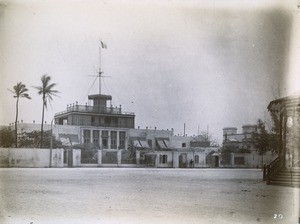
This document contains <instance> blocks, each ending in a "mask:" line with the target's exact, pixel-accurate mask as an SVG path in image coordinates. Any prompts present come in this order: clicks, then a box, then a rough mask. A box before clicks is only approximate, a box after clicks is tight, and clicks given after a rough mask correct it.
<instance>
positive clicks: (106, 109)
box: [55, 105, 134, 116]
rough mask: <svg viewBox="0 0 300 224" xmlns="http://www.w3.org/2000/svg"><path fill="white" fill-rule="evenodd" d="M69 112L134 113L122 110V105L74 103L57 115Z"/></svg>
mask: <svg viewBox="0 0 300 224" xmlns="http://www.w3.org/2000/svg"><path fill="white" fill-rule="evenodd" d="M69 112H84V113H97V114H120V115H134V113H133V112H125V111H122V108H121V107H97V106H87V105H86V106H84V105H73V106H68V107H67V110H64V111H62V112H58V113H56V114H55V116H58V115H60V114H65V113H69Z"/></svg>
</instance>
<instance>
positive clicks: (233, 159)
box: [221, 124, 277, 168]
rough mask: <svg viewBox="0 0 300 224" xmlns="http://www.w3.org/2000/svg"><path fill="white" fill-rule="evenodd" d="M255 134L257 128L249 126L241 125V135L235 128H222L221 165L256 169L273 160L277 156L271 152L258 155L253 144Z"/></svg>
mask: <svg viewBox="0 0 300 224" xmlns="http://www.w3.org/2000/svg"><path fill="white" fill-rule="evenodd" d="M256 132H257V126H256V125H251V124H248V125H243V126H242V133H237V128H236V127H226V128H223V147H222V156H221V165H222V166H224V167H249V168H258V167H262V166H263V164H264V163H269V162H270V161H272V160H273V159H275V158H276V156H277V155H275V154H274V153H272V152H267V153H266V154H265V155H264V156H263V157H262V156H261V155H258V153H257V149H256V148H255V146H254V142H253V134H254V133H256ZM262 159H263V161H262Z"/></svg>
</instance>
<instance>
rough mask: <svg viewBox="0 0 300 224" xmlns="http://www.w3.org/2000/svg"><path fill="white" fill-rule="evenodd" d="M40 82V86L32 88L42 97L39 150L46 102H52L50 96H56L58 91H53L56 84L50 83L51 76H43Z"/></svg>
mask: <svg viewBox="0 0 300 224" xmlns="http://www.w3.org/2000/svg"><path fill="white" fill-rule="evenodd" d="M41 81H42V85H41V86H34V88H36V89H37V90H38V94H39V95H42V101H43V111H42V124H41V143H40V148H42V147H43V125H44V113H45V108H46V109H47V101H49V103H50V101H51V100H52V96H57V93H59V91H57V90H54V89H53V88H54V87H55V86H56V83H50V81H51V76H48V75H47V74H45V75H43V76H42V77H41Z"/></svg>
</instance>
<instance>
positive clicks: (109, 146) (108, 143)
mask: <svg viewBox="0 0 300 224" xmlns="http://www.w3.org/2000/svg"><path fill="white" fill-rule="evenodd" d="M107 148H108V149H111V139H110V131H108V136H107Z"/></svg>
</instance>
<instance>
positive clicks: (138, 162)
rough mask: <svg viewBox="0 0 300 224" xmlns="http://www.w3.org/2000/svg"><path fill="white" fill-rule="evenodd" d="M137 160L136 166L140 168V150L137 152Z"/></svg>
mask: <svg viewBox="0 0 300 224" xmlns="http://www.w3.org/2000/svg"><path fill="white" fill-rule="evenodd" d="M135 159H136V166H137V167H139V166H140V159H141V152H140V151H139V150H136V151H135Z"/></svg>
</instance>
